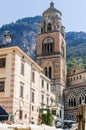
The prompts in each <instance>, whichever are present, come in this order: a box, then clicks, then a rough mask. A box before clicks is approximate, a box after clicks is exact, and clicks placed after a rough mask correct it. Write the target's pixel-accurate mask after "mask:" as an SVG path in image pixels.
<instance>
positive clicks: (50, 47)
mask: <svg viewBox="0 0 86 130" xmlns="http://www.w3.org/2000/svg"><path fill="white" fill-rule="evenodd" d="M53 52H54V40H53V38H51V37H47V38H45V39H44V40H43V43H42V53H43V54H44V55H45V54H51V53H53Z"/></svg>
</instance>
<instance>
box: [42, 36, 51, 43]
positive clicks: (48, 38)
mask: <svg viewBox="0 0 86 130" xmlns="http://www.w3.org/2000/svg"><path fill="white" fill-rule="evenodd" d="M50 42H52V43H53V39H52V38H51V37H47V38H45V39H44V41H43V43H50Z"/></svg>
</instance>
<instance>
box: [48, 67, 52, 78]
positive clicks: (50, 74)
mask: <svg viewBox="0 0 86 130" xmlns="http://www.w3.org/2000/svg"><path fill="white" fill-rule="evenodd" d="M49 78H50V79H51V78H52V68H51V67H49Z"/></svg>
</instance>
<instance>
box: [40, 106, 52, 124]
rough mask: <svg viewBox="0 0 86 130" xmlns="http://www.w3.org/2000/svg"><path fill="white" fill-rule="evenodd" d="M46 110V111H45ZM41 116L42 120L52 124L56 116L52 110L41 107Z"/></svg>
mask: <svg viewBox="0 0 86 130" xmlns="http://www.w3.org/2000/svg"><path fill="white" fill-rule="evenodd" d="M45 112H46V113H45ZM39 117H40V119H41V120H42V123H44V124H46V125H49V126H52V125H53V120H54V117H53V115H52V112H51V110H50V109H43V108H42V109H40V111H39Z"/></svg>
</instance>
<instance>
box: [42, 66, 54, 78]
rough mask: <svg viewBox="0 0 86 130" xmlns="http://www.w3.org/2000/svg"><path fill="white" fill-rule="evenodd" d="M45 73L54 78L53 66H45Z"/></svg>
mask: <svg viewBox="0 0 86 130" xmlns="http://www.w3.org/2000/svg"><path fill="white" fill-rule="evenodd" d="M44 73H45V75H46V76H47V77H48V78H50V79H51V78H52V67H45V68H44Z"/></svg>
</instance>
